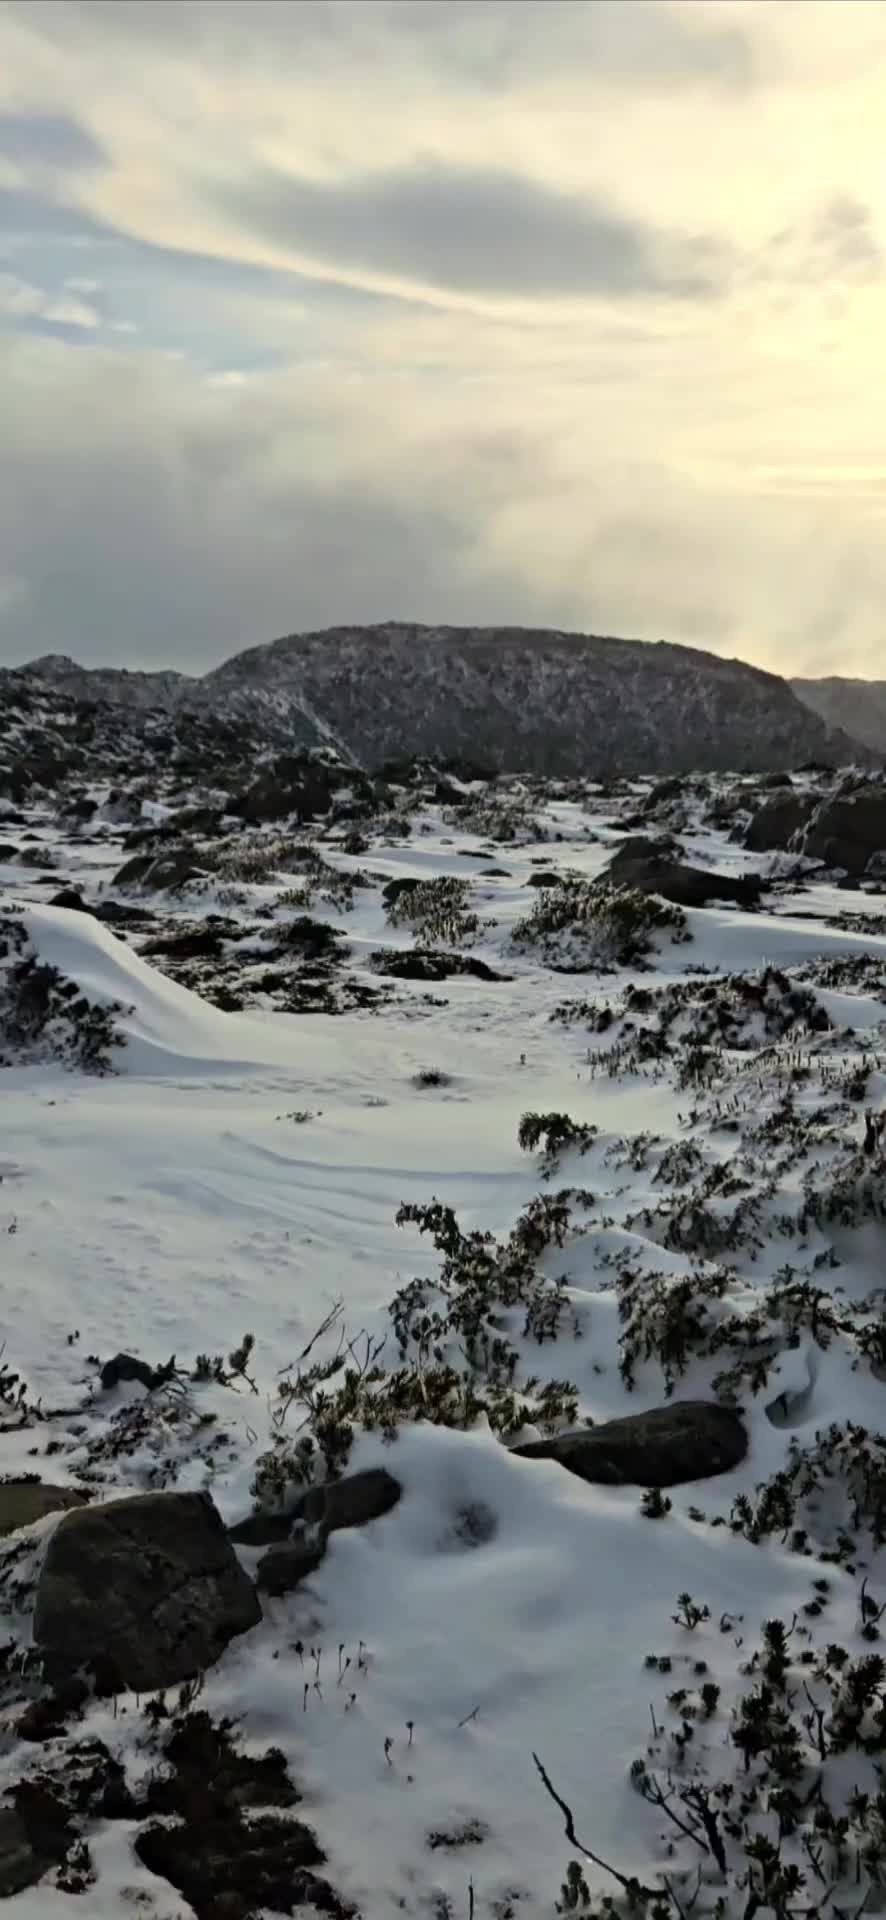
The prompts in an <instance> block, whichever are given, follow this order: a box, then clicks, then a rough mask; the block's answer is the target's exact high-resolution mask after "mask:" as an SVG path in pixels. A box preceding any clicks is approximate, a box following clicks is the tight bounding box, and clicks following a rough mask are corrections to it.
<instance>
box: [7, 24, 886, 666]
mask: <svg viewBox="0 0 886 1920" xmlns="http://www.w3.org/2000/svg"><path fill="white" fill-rule="evenodd" d="M884 102H886V4H880V0H833V3H832V0H767V3H766V4H762V0H544V4H540V3H539V0H427V3H426V0H0V663H2V664H16V663H19V662H22V661H24V660H27V659H29V658H32V657H34V656H35V655H38V654H42V653H48V652H52V653H66V654H71V655H73V656H74V657H75V658H77V659H79V660H81V661H83V662H84V663H86V664H96V665H98V664H117V665H127V666H145V667H157V666H176V667H179V668H182V669H185V670H189V671H195V672H200V671H204V670H206V669H207V668H208V667H210V666H212V665H214V664H216V663H217V662H218V661H220V660H221V659H223V658H225V657H227V656H228V655H230V654H231V653H233V652H235V651H237V650H238V649H239V648H241V647H244V646H251V645H254V644H256V643H257V642H259V641H261V640H266V639H272V638H274V637H275V636H276V635H279V634H282V633H289V632H295V631H301V630H308V629H314V628H317V627H324V626H328V625H334V624H341V623H351V622H360V623H362V622H375V621H383V620H389V619H398V620H422V621H428V622H432V623H437V622H454V623H457V624H469V625H481V624H482V625H486V624H496V623H502V624H506V623H507V624H520V625H523V626H543V627H556V628H569V629H574V630H579V631H585V632H597V633H615V634H623V635H626V636H638V637H640V638H645V639H650V640H652V639H669V640H675V641H682V642H685V643H689V644H690V645H694V646H699V647H707V648H710V649H711V650H712V651H714V652H717V653H722V654H726V655H738V656H740V657H742V658H744V659H748V660H752V661H754V662H756V663H758V664H759V665H762V666H765V667H770V668H774V669H776V670H777V671H779V672H782V673H788V674H803V673H809V674H825V673H848V674H855V675H865V674H866V675H870V676H873V677H886V645H884V642H883V637H882V636H883V629H884V625H886V540H884V532H886V379H884V375H883V351H884V350H883V342H884V340H886V141H884V137H883V114H884Z"/></svg>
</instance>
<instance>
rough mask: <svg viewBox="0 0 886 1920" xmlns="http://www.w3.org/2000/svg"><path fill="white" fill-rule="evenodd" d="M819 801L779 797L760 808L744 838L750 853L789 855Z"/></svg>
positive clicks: (796, 796) (804, 795) (793, 795)
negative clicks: (797, 835)
mask: <svg viewBox="0 0 886 1920" xmlns="http://www.w3.org/2000/svg"><path fill="white" fill-rule="evenodd" d="M817 804H818V800H817V797H816V795H815V794H813V793H779V794H777V795H776V796H775V797H774V798H773V799H772V800H764V802H763V805H762V807H758V809H757V812H756V813H755V814H754V817H753V819H752V821H751V822H750V825H749V826H748V829H747V832H746V834H745V837H744V844H745V846H746V847H747V848H748V849H749V850H750V852H751V853H776V852H786V851H787V849H788V847H789V846H790V844H791V841H792V840H793V837H794V834H795V833H801V832H802V830H803V828H804V827H805V825H806V823H807V821H808V820H809V818H810V815H811V814H812V813H814V811H815V808H816V806H817Z"/></svg>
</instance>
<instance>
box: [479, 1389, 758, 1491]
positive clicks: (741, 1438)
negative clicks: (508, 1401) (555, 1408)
mask: <svg viewBox="0 0 886 1920" xmlns="http://www.w3.org/2000/svg"><path fill="white" fill-rule="evenodd" d="M747 1446H748V1440H747V1434H746V1432H745V1428H744V1425H743V1422H742V1421H741V1419H740V1418H739V1416H738V1414H737V1413H734V1412H733V1411H732V1409H731V1408H730V1407H722V1406H720V1405H719V1404H718V1402H717V1401H714V1400H677V1401H674V1402H673V1404H669V1405H668V1406H666V1407H656V1408H654V1409H653V1411H652V1412H651V1413H630V1414H627V1415H625V1417H624V1418H623V1419H620V1420H606V1421H604V1422H603V1423H602V1425H601V1426H598V1427H587V1428H585V1429H583V1430H581V1431H578V1432H573V1433H555V1434H552V1435H550V1437H549V1438H548V1439H545V1440H529V1441H524V1442H523V1443H522V1444H521V1445H520V1446H517V1447H514V1448H513V1452H514V1453H516V1454H519V1455H520V1456H521V1457H522V1458H524V1459H527V1460H557V1461H559V1463H560V1465H561V1466H562V1467H566V1468H567V1469H568V1471H569V1472H570V1473H575V1474H578V1476H579V1478H580V1479H581V1480H591V1481H594V1482H595V1483H596V1484H597V1485H598V1486H605V1487H620V1486H635V1487H675V1486H679V1485H680V1484H681V1483H682V1482H683V1481H685V1480H706V1479H707V1478H708V1477H709V1476H710V1475H712V1474H716V1473H728V1472H729V1470H730V1468H731V1467H736V1466H738V1464H739V1461H740V1460H743V1459H744V1456H745V1454H746V1452H747Z"/></svg>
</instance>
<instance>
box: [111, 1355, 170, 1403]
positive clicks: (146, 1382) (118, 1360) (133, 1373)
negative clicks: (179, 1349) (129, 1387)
mask: <svg viewBox="0 0 886 1920" xmlns="http://www.w3.org/2000/svg"><path fill="white" fill-rule="evenodd" d="M174 1373H175V1356H174V1355H173V1357H172V1359H171V1360H168V1361H167V1362H166V1364H165V1366H162V1367H151V1366H149V1365H148V1362H147V1360H138V1359H137V1358H136V1356H135V1354H134V1353H115V1355H114V1358H113V1360H106V1361H105V1364H104V1366H103V1367H102V1370H101V1387H102V1392H103V1393H110V1391H111V1389H112V1388H113V1387H118V1386H119V1385H120V1382H121V1380H123V1381H130V1380H137V1381H138V1382H139V1385H140V1386H143V1387H147V1389H148V1392H149V1393H153V1391H154V1389H155V1387H165V1386H166V1383H167V1381H169V1380H171V1379H172V1377H173V1375H174Z"/></svg>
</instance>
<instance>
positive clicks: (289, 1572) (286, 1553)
mask: <svg viewBox="0 0 886 1920" xmlns="http://www.w3.org/2000/svg"><path fill="white" fill-rule="evenodd" d="M325 1554H326V1536H325V1534H322V1533H319V1532H317V1530H316V1529H314V1530H313V1531H312V1532H311V1533H310V1534H307V1533H303V1535H302V1537H301V1538H300V1539H297V1540H287V1541H285V1542H284V1544H283V1545H282V1546H281V1547H270V1548H269V1549H268V1552H267V1553H265V1554H263V1555H262V1558H261V1559H260V1561H259V1563H258V1566H257V1568H256V1572H255V1577H256V1581H257V1582H258V1585H259V1587H260V1588H261V1590H262V1592H263V1593H273V1594H281V1593H291V1592H292V1590H293V1588H294V1587H297V1586H298V1585H299V1584H300V1582H301V1581H302V1580H306V1579H307V1577H308V1575H309V1574H310V1573H315V1572H316V1570H317V1568H318V1567H319V1565H320V1562H321V1561H322V1560H323V1558H324V1557H325Z"/></svg>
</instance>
